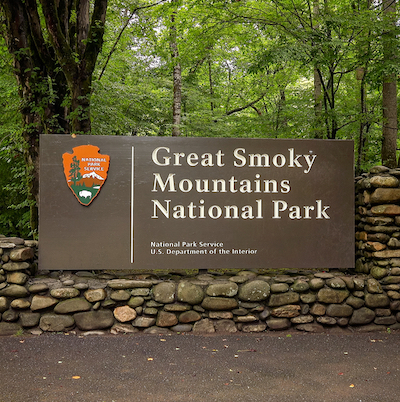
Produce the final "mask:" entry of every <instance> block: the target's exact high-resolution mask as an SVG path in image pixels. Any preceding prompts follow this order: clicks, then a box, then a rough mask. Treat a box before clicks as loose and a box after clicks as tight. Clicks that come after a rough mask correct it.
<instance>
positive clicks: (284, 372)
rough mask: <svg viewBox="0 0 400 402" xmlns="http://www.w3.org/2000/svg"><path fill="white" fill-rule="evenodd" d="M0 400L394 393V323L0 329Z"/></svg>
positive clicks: (326, 399) (381, 397)
mask: <svg viewBox="0 0 400 402" xmlns="http://www.w3.org/2000/svg"><path fill="white" fill-rule="evenodd" d="M0 351H1V354H0V356H1V361H2V364H1V368H0V402H31V401H32V402H36V401H40V402H64V401H65V402H67V401H68V402H71V401H74V402H75V401H77V402H144V401H146V402H181V401H182V402H183V401H184V402H187V401H193V402H214V401H215V402H251V401H257V402H258V401H260V402H261V401H262V402H286V401H288V402H289V401H290V402H297V401H307V402H330V401H332V402H333V401H334V402H339V401H340V402H361V401H362V402H389V401H390V402H396V401H400V372H399V369H400V333H398V332H394V333H379V332H377V333H364V334H363V333H353V334H329V333H324V334H310V333H300V332H290V333H288V332H268V333H258V334H243V333H240V334H230V335H217V334H211V335H194V334H174V335H149V334H146V335H144V334H130V335H100V336H98V335H90V336H83V335H79V334H69V335H65V334H43V335H40V336H22V337H15V336H12V337H1V338H0Z"/></svg>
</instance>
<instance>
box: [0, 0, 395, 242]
mask: <svg viewBox="0 0 400 402" xmlns="http://www.w3.org/2000/svg"><path fill="white" fill-rule="evenodd" d="M398 25H399V24H398V10H397V1H396V0H383V1H372V0H256V1H254V0H225V1H223V0H158V1H157V0H140V1H136V0H0V105H1V112H0V234H3V235H8V236H9V235H17V236H21V237H25V238H28V237H32V236H37V221H38V219H37V204H38V179H39V168H38V166H39V134H40V133H45V134H54V133H59V134H60V133H65V134H71V133H80V134H92V135H128V136H132V135H137V136H143V135H147V136H170V135H173V136H178V135H182V136H201V137H241V138H243V137H244V138H250V137H260V138H316V139H321V140H323V139H352V140H354V142H355V159H354V160H355V171H356V173H360V172H363V171H365V170H367V169H368V168H369V167H371V166H373V165H376V164H381V163H382V164H384V165H386V166H390V167H396V166H397V164H398V162H397V161H398V154H397V131H398V128H397V115H398V110H397V109H398V108H397V80H398V77H399V71H400V65H399V61H398V47H399V36H398V35H399V26H398Z"/></svg>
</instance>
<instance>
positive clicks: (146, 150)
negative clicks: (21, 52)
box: [39, 135, 354, 270]
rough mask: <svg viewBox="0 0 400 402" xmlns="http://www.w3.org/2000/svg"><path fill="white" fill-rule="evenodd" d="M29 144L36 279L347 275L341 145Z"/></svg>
mask: <svg viewBox="0 0 400 402" xmlns="http://www.w3.org/2000/svg"><path fill="white" fill-rule="evenodd" d="M40 141H41V143H40V150H41V155H40V163H41V165H40V215H39V224H40V226H39V240H40V256H39V259H40V261H39V266H40V269H46V270H47V269H49V270H53V269H57V270H80V269H84V270H94V269H118V270H119V269H160V268H168V269H188V268H199V269H208V268H351V267H353V266H354V191H353V143H352V142H351V141H337V140H336V141H329V140H289V139H233V138H223V139H221V138H171V137H168V138H166V137H119V136H118V137H112V136H77V137H76V138H72V137H70V136H66V135H42V136H41V139H40Z"/></svg>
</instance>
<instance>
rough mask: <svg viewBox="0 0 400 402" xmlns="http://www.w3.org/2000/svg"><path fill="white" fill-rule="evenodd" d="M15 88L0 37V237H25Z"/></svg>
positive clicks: (25, 211)
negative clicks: (0, 235) (1, 235)
mask: <svg viewBox="0 0 400 402" xmlns="http://www.w3.org/2000/svg"><path fill="white" fill-rule="evenodd" d="M19 102H20V101H19V97H18V88H17V85H16V82H15V78H14V77H13V75H12V63H11V57H10V55H9V54H8V52H7V49H6V47H5V43H4V41H3V39H2V37H1V36H0V106H1V113H0V211H1V213H0V234H3V235H6V236H15V235H18V236H21V237H26V238H27V237H28V236H29V232H30V229H29V207H28V203H27V189H26V185H25V183H26V176H25V163H24V158H23V152H22V151H23V142H22V139H21V136H20V134H21V128H22V127H21V117H20V114H19Z"/></svg>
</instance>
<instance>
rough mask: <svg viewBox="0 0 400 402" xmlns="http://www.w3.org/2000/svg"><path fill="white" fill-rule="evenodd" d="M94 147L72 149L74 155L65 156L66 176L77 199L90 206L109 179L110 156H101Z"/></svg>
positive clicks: (97, 148) (86, 146) (67, 154)
mask: <svg viewBox="0 0 400 402" xmlns="http://www.w3.org/2000/svg"><path fill="white" fill-rule="evenodd" d="M99 150H100V148H99V147H96V146H94V145H80V146H78V147H75V148H72V151H73V152H72V154H70V153H68V152H66V153H64V154H63V156H62V157H63V166H64V175H65V179H66V180H67V184H68V187H69V188H70V189H71V191H72V192H73V194H74V195H75V197H76V199H77V200H78V201H79V202H80V203H81V204H82V205H84V206H88V205H89V204H90V203H91V202H92V201H93V200H94V199H95V198H96V196H97V195H98V194H99V192H100V189H101V187H102V186H103V184H104V182H105V181H106V179H107V172H108V168H109V166H110V156H109V155H101V154H100V153H99Z"/></svg>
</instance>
